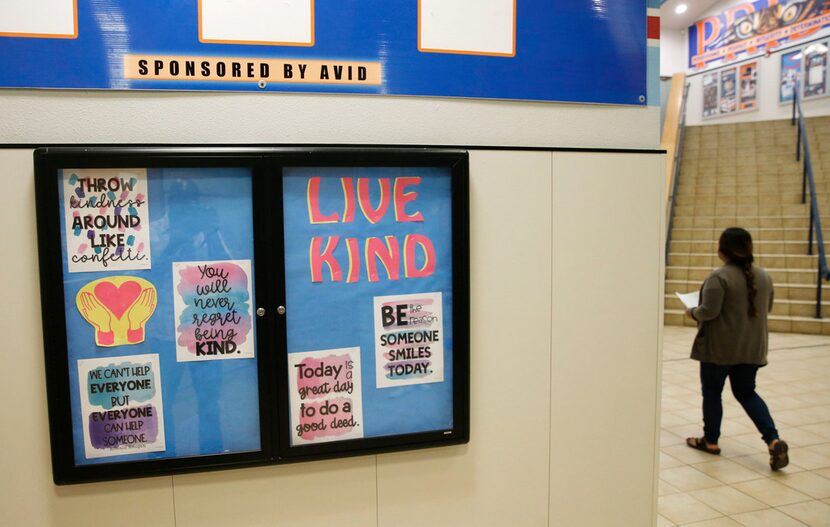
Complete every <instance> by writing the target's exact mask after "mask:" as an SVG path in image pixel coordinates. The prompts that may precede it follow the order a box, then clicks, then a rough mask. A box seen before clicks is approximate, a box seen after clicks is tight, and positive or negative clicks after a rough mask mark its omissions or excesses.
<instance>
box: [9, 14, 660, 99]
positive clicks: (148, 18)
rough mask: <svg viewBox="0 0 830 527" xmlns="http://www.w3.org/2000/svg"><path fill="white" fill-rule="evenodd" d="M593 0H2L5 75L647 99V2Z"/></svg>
mask: <svg viewBox="0 0 830 527" xmlns="http://www.w3.org/2000/svg"><path fill="white" fill-rule="evenodd" d="M595 4H596V5H595ZM600 4H601V5H600ZM600 4H597V3H596V2H594V3H591V2H549V1H546V0H522V2H517V1H516V0H487V1H486V2H482V1H481V0H387V1H385V2H365V1H359V0H343V1H340V2H315V1H314V0H280V1H278V2H276V1H270V0H189V1H183V2H170V1H167V0H143V1H141V2H131V1H128V0H108V1H106V2H102V1H100V0H30V1H27V2H14V1H4V2H0V87H7V88H64V89H65V88H69V89H84V90H85V89H110V90H221V91H228V90H232V91H249V92H313V93H321V92H324V93H360V94H377V95H415V96H439V97H473V98H487V99H519V100H539V101H569V102H587V103H611V104H631V105H645V104H646V101H645V95H646V62H647V37H648V36H649V35H648V34H647V19H648V17H647V8H646V2H645V0H638V1H633V2H632V1H627V2H600ZM598 5H599V7H597V6H598ZM652 19H654V18H653V17H652ZM596 50H603V52H601V53H599V52H597V51H596ZM540 72H544V73H546V74H544V75H540Z"/></svg>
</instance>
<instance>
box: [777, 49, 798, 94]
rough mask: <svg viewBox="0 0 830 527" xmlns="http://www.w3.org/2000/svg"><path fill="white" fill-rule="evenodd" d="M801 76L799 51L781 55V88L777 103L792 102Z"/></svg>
mask: <svg viewBox="0 0 830 527" xmlns="http://www.w3.org/2000/svg"><path fill="white" fill-rule="evenodd" d="M800 75H801V50H797V51H791V52H789V53H782V54H781V86H780V88H779V91H778V102H779V103H788V102H792V100H793V96H794V95H795V89H796V86H798V78H799V76H800Z"/></svg>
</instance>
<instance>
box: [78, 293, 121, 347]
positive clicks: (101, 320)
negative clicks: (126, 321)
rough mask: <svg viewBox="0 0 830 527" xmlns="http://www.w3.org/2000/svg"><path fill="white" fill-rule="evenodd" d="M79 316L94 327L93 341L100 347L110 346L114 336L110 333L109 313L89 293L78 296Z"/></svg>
mask: <svg viewBox="0 0 830 527" xmlns="http://www.w3.org/2000/svg"><path fill="white" fill-rule="evenodd" d="M79 300H80V303H81V306H83V307H81V314H82V315H83V316H84V318H85V319H86V320H87V321H88V322H89V323H90V324H92V325H93V326H94V327H95V331H96V333H95V341H96V342H98V344H99V345H101V346H111V345H112V343H113V341H114V339H115V335H114V333H113V332H112V322H111V318H110V313H109V311H107V308H105V307H104V306H103V305H101V303H100V302H98V300H97V299H96V298H95V296H94V295H93V294H91V293H81V294H80V295H79Z"/></svg>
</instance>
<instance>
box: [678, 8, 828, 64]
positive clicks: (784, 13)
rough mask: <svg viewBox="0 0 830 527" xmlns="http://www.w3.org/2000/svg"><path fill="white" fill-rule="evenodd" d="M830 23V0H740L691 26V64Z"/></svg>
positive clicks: (724, 58)
mask: <svg viewBox="0 0 830 527" xmlns="http://www.w3.org/2000/svg"><path fill="white" fill-rule="evenodd" d="M828 25H830V0H756V1H755V2H741V3H736V4H735V5H733V6H731V7H729V8H727V9H724V10H723V11H722V12H721V13H718V14H715V15H712V16H708V17H706V18H702V19H701V20H698V21H697V22H695V23H694V24H692V25H691V26H689V68H695V69H703V68H706V67H709V66H713V65H714V66H717V65H720V64H723V63H724V62H728V61H732V60H736V59H743V58H749V57H752V56H755V55H759V54H761V53H763V52H764V50H772V49H774V48H776V47H778V46H779V45H781V44H784V43H794V42H796V41H798V40H802V39H805V38H808V37H810V36H811V35H814V34H815V33H816V32H817V31H820V30H821V29H822V28H824V27H827V26H828Z"/></svg>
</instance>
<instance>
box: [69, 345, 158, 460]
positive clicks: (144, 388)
mask: <svg viewBox="0 0 830 527" xmlns="http://www.w3.org/2000/svg"><path fill="white" fill-rule="evenodd" d="M78 380H79V382H80V384H79V386H80V391H81V414H82V419H83V423H84V425H83V429H84V452H85V455H86V457H87V459H92V458H101V457H111V456H119V455H124V454H135V453H138V452H162V451H164V450H165V444H164V411H163V408H162V395H161V371H160V369H159V357H158V355H157V354H148V355H128V356H123V357H109V358H102V359H81V360H79V361H78Z"/></svg>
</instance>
